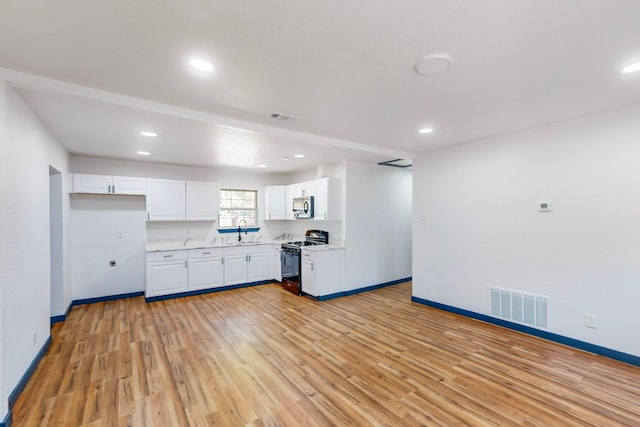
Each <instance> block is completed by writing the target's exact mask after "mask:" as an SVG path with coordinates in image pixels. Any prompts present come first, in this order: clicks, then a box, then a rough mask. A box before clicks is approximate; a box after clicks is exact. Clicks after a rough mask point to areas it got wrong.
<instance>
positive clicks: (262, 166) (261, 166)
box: [258, 165, 267, 168]
mask: <svg viewBox="0 0 640 427" xmlns="http://www.w3.org/2000/svg"><path fill="white" fill-rule="evenodd" d="M258 167H259V168H266V167H267V165H258Z"/></svg>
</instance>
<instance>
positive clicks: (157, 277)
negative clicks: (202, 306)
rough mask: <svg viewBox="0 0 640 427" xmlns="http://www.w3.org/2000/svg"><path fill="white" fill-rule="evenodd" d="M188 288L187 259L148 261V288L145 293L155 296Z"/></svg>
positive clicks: (184, 290) (148, 295)
mask: <svg viewBox="0 0 640 427" xmlns="http://www.w3.org/2000/svg"><path fill="white" fill-rule="evenodd" d="M186 290H187V261H186V260H174V261H166V262H150V263H147V288H146V292H145V295H146V296H147V297H154V296H160V295H169V294H175V293H180V292H186Z"/></svg>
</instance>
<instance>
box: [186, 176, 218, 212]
mask: <svg viewBox="0 0 640 427" xmlns="http://www.w3.org/2000/svg"><path fill="white" fill-rule="evenodd" d="M219 212H220V186H219V185H218V183H216V182H199V181H187V213H186V219H187V221H217V220H218V213H219Z"/></svg>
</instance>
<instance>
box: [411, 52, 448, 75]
mask: <svg viewBox="0 0 640 427" xmlns="http://www.w3.org/2000/svg"><path fill="white" fill-rule="evenodd" d="M449 67H451V57H450V56H449V55H446V54H444V53H434V54H431V55H427V56H425V57H424V58H422V59H421V60H419V61H418V62H416V72H417V73H418V74H420V75H422V76H437V75H440V74H442V73H444V72H445V71H447V70H448V69H449Z"/></svg>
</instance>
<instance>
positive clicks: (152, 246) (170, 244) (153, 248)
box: [145, 239, 282, 252]
mask: <svg viewBox="0 0 640 427" xmlns="http://www.w3.org/2000/svg"><path fill="white" fill-rule="evenodd" d="M280 243H282V242H274V241H269V240H259V241H254V242H251V241H249V242H242V243H238V242H229V243H224V242H211V241H202V240H195V239H194V240H189V241H187V242H186V243H185V242H184V241H183V240H179V241H178V240H170V241H157V242H148V243H147V244H146V245H145V250H146V251H147V252H161V251H179V250H187V249H209V248H227V247H236V246H256V245H273V244H280Z"/></svg>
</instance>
